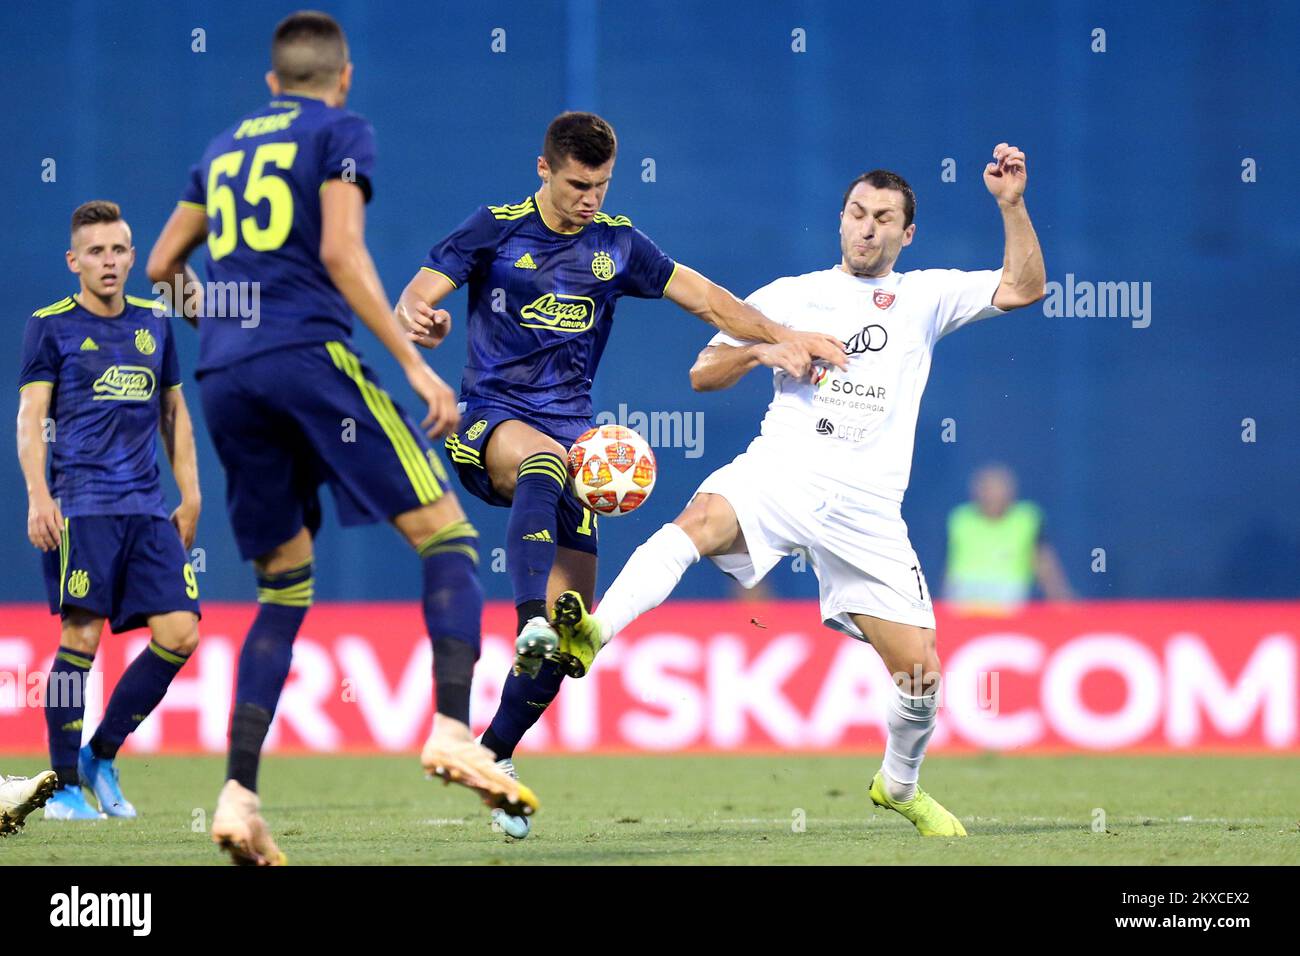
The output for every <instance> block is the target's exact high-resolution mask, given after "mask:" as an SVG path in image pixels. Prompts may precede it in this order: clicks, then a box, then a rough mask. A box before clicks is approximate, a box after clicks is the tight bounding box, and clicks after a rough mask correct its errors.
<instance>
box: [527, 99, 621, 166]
mask: <svg viewBox="0 0 1300 956" xmlns="http://www.w3.org/2000/svg"><path fill="white" fill-rule="evenodd" d="M617 152H618V138H617V137H616V136H615V135H614V128H613V127H612V126H610V125H609V124H608V123H606V122H605V121H604V120H603V119H601V118H600V117H599V116H597V115H596V114H595V113H576V112H569V113H561V114H560V115H559V116H557V117H555V119H553V120H551V125H550V126H548V127H546V139H545V140H543V141H542V155H543V156H544V157H545V158H546V163H547V165H548V166H550V167H551V169H552V170H554V169H556V168H558V167H560V166H563V165H564V161H565V160H566V159H569V158H573V159H576V160H577V161H578V162H580V163H582V165H584V166H603V165H604V164H605V163H607V162H608V161H609V160H610V158H611V157H613V156H614V154H615V153H617Z"/></svg>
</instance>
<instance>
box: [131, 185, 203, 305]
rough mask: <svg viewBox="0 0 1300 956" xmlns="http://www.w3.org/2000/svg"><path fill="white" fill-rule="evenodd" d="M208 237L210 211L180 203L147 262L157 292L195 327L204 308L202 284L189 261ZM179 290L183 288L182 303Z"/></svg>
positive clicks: (146, 268)
mask: <svg viewBox="0 0 1300 956" xmlns="http://www.w3.org/2000/svg"><path fill="white" fill-rule="evenodd" d="M207 237H208V215H207V213H205V212H204V211H203V210H202V209H196V208H195V207H194V206H191V205H177V207H176V208H175V209H173V210H172V214H171V216H170V217H169V218H168V220H167V224H166V225H165V226H163V231H162V234H161V235H159V236H158V241H157V242H155V243H154V244H153V248H152V249H151V250H149V262H148V264H146V265H145V271H146V272H147V273H148V274H149V281H150V282H152V283H153V284H154V291H155V292H156V293H157V294H158V296H159V297H160V298H161V299H162V300H163V301H164V302H165V303H166V304H167V308H168V309H169V310H170V311H171V312H172V313H173V314H174V315H181V316H184V317H185V320H186V321H187V322H189V323H190V325H194V326H197V325H198V322H199V317H200V315H201V314H202V310H203V286H202V284H201V283H200V282H199V277H198V275H197V274H196V273H195V272H194V270H193V269H192V268H190V266H189V265H188V264H187V261H188V259H189V257H190V255H191V254H193V252H194V250H195V249H197V248H198V247H199V246H200V245H201V244H202V243H203V240H204V239H206V238H207ZM177 289H180V290H181V296H180V298H181V300H182V301H181V302H179V303H178V302H177V298H178V297H177V295H176V290H177Z"/></svg>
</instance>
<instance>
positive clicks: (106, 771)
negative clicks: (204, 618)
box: [77, 526, 199, 817]
mask: <svg viewBox="0 0 1300 956" xmlns="http://www.w3.org/2000/svg"><path fill="white" fill-rule="evenodd" d="M167 531H171V528H170V527H169V526H168V527H167ZM169 570H170V571H172V572H173V573H175V574H177V575H178V576H179V575H180V572H179V571H176V570H175V569H174V568H172V569H169ZM195 590H196V592H197V588H196V589H195ZM198 625H199V621H198V615H197V614H195V613H194V612H193V611H171V612H169V613H166V614H155V615H153V616H151V617H150V618H149V630H150V633H151V637H152V639H151V640H150V641H149V645H148V646H147V647H146V648H145V649H144V650H143V651H141V652H140V654H139V655H138V656H137V657H136V659H135V660H134V661H132V662H131V664H130V666H128V667H127V669H126V672H125V673H124V674H123V675H122V679H121V680H119V681H118V682H117V686H116V687H114V688H113V696H112V697H110V698H109V700H108V706H107V707H105V708H104V719H103V720H102V721H100V724H99V727H98V728H97V729H96V730H95V733H94V735H93V736H92V737H91V738H90V742H89V743H88V744H86V746H84V747H82V748H81V754H80V758H79V760H78V768H77V769H78V772H79V775H80V777H81V782H82V783H83V784H84V785H85V786H87V787H89V788H90V789H91V791H92V792H93V793H94V794H95V798H96V799H97V800H98V801H99V806H100V809H102V810H103V811H104V812H105V813H107V814H108V815H109V816H110V817H134V816H135V815H136V813H135V807H134V806H132V805H131V801H129V800H127V798H126V796H125V795H124V794H123V793H122V787H121V784H120V782H119V776H118V770H117V767H116V766H114V760H116V758H117V752H118V750H119V749H120V748H121V746H122V744H123V742H124V741H125V740H126V738H127V736H128V735H129V734H131V732H132V731H134V730H135V729H136V728H137V727H139V726H140V724H141V723H143V722H144V719H145V718H146V717H148V716H149V715H150V714H151V713H153V710H154V708H155V707H157V706H158V705H159V704H160V703H161V702H162V699H163V697H164V696H165V695H166V693H167V688H168V687H169V686H171V682H172V680H174V679H175V677H176V675H177V674H179V673H180V670H181V668H182V667H184V666H185V662H186V661H188V660H189V659H190V655H192V654H193V653H194V650H195V648H197V647H198V644H199V626H198Z"/></svg>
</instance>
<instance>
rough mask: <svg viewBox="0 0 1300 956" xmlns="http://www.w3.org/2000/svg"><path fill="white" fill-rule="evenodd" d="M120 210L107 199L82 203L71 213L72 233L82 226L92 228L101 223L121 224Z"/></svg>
mask: <svg viewBox="0 0 1300 956" xmlns="http://www.w3.org/2000/svg"><path fill="white" fill-rule="evenodd" d="M121 221H122V208H121V207H120V206H118V204H117V203H115V202H109V201H108V200H107V199H92V200H91V201H90V202H83V203H82V204H81V205H80V206H78V207H77V208H76V209H74V210H73V211H72V231H73V232H74V233H75V232H76V231H77V230H78V229H80V228H81V227H82V226H93V225H95V224H96V223H101V222H121Z"/></svg>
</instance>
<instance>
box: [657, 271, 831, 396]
mask: <svg viewBox="0 0 1300 956" xmlns="http://www.w3.org/2000/svg"><path fill="white" fill-rule="evenodd" d="M664 295H665V297H667V298H668V299H669V300H671V301H673V302H675V303H677V304H678V305H680V306H681V307H682V308H683V309H685V310H686V311H687V312H690V313H692V314H693V315H698V316H699V317H700V318H701V319H703V320H704V321H705V322H708V323H709V324H710V325H712V326H713V327H714V328H716V329H718V330H720V331H722V332H726V333H727V334H728V335H730V336H731V337H732V338H737V339H744V340H746V341H749V342H758V343H768V344H772V345H775V344H777V343H781V342H798V343H800V345H801V346H802V347H803V348H804V349H806V350H807V351H808V352H809V353H810V354H811V355H812V357H813V358H815V359H822V360H823V361H826V362H830V363H831V364H832V365H837V366H839V367H840V368H844V367H846V366H847V364H848V359H847V358H846V357H845V355H844V344H843V343H842V342H840V341H839V340H838V339H836V338H835V337H834V336H831V335H824V334H822V333H821V332H796V331H794V330H793V329H789V328H786V327H785V326H784V325H781V324H780V323H777V322H773V321H772V320H771V319H769V318H768V317H767V316H765V315H764V314H763V313H762V312H759V311H758V310H757V309H755V308H754V307H753V306H752V305H749V304H747V303H745V302H742V301H741V300H740V299H737V298H736V297H735V296H734V295H732V294H731V293H730V292H728V291H727V290H726V289H724V288H723V287H722V286H720V285H718V284H717V283H715V282H710V281H709V280H708V279H706V278H705V277H704V276H702V275H700V274H699V273H698V272H696V271H695V270H694V269H688V268H687V267H686V266H684V265H682V264H681V263H678V264H677V271H676V272H674V273H673V277H672V279H671V281H670V282H669V283H668V288H667V290H665V292H664ZM741 374H744V373H743V372H742V373H741ZM719 387H725V386H719Z"/></svg>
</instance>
